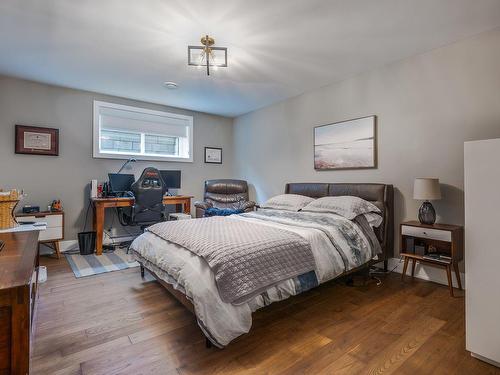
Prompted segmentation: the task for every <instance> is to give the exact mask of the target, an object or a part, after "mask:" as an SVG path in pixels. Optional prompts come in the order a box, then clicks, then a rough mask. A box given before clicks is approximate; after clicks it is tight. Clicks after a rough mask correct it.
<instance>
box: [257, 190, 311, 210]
mask: <svg viewBox="0 0 500 375" xmlns="http://www.w3.org/2000/svg"><path fill="white" fill-rule="evenodd" d="M313 201H314V198H311V197H306V196H305V195H298V194H281V195H276V196H274V197H272V198H269V199H268V200H267V201H266V202H264V204H261V205H260V207H261V208H272V209H275V210H286V211H299V210H300V209H302V208H303V207H305V206H307V205H308V204H309V203H311V202H313Z"/></svg>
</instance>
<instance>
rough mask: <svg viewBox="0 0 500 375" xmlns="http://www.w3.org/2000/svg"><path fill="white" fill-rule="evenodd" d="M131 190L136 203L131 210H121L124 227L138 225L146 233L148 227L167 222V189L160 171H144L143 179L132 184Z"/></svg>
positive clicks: (140, 178)
mask: <svg viewBox="0 0 500 375" xmlns="http://www.w3.org/2000/svg"><path fill="white" fill-rule="evenodd" d="M131 190H132V193H133V194H134V197H135V202H134V204H133V206H132V207H131V208H130V209H129V210H126V209H122V210H120V212H119V218H120V223H121V224H122V225H138V226H140V227H141V230H143V231H144V229H145V228H146V227H148V226H150V225H152V224H155V223H158V222H160V221H164V220H165V215H164V206H163V195H164V194H165V192H166V190H167V189H166V187H165V184H164V183H163V179H162V178H161V175H160V171H158V169H156V168H152V167H148V168H146V169H144V171H143V172H142V174H141V177H139V179H138V180H137V181H135V182H134V183H133V184H132V187H131Z"/></svg>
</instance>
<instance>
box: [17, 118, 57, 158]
mask: <svg viewBox="0 0 500 375" xmlns="http://www.w3.org/2000/svg"><path fill="white" fill-rule="evenodd" d="M15 152H16V154H32V155H51V156H58V155H59V129H54V128H43V127H39V126H25V125H16V149H15Z"/></svg>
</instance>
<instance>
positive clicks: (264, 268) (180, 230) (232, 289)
mask: <svg viewBox="0 0 500 375" xmlns="http://www.w3.org/2000/svg"><path fill="white" fill-rule="evenodd" d="M147 230H148V231H149V232H151V233H154V234H155V235H157V236H159V237H161V238H163V239H164V240H167V241H170V242H173V243H176V244H178V245H180V246H182V247H184V248H186V249H188V250H189V251H191V252H192V253H194V254H196V255H198V256H200V257H202V258H203V259H205V261H206V262H207V263H208V265H209V266H210V268H211V269H212V271H213V273H214V275H215V281H216V284H217V288H218V290H219V294H220V296H221V299H222V300H223V301H224V302H228V303H233V304H241V303H244V302H246V301H248V300H249V299H251V298H253V297H255V296H256V295H259V294H260V293H262V292H264V291H265V290H267V289H268V288H269V287H271V286H273V285H275V284H277V283H279V282H281V281H284V280H287V279H290V278H293V277H297V276H299V275H302V274H305V273H307V272H310V271H314V270H315V269H316V265H315V262H314V256H313V254H312V251H311V246H310V244H309V243H308V241H306V240H305V239H304V238H302V237H301V236H299V235H298V234H296V233H293V232H291V231H287V230H284V229H279V228H274V227H271V226H268V225H265V224H259V223H254V222H248V221H244V220H238V219H233V218H231V217H210V218H203V219H195V220H179V221H173V222H172V221H171V222H166V223H159V224H155V225H153V226H151V227H149V228H148V229H147Z"/></svg>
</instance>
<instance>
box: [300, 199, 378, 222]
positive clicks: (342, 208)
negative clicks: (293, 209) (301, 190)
mask: <svg viewBox="0 0 500 375" xmlns="http://www.w3.org/2000/svg"><path fill="white" fill-rule="evenodd" d="M302 211H308V212H327V213H334V214H337V215H340V216H343V217H345V218H346V219H349V220H352V219H354V218H355V217H356V216H358V215H362V214H366V213H368V212H380V210H379V209H378V208H377V206H375V205H374V204H373V203H370V202H368V201H366V200H364V199H362V198H360V197H354V196H350V195H346V196H340V197H323V198H319V199H316V200H314V201H313V202H311V203H309V204H308V205H307V206H305V207H304V208H303V209H302Z"/></svg>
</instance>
